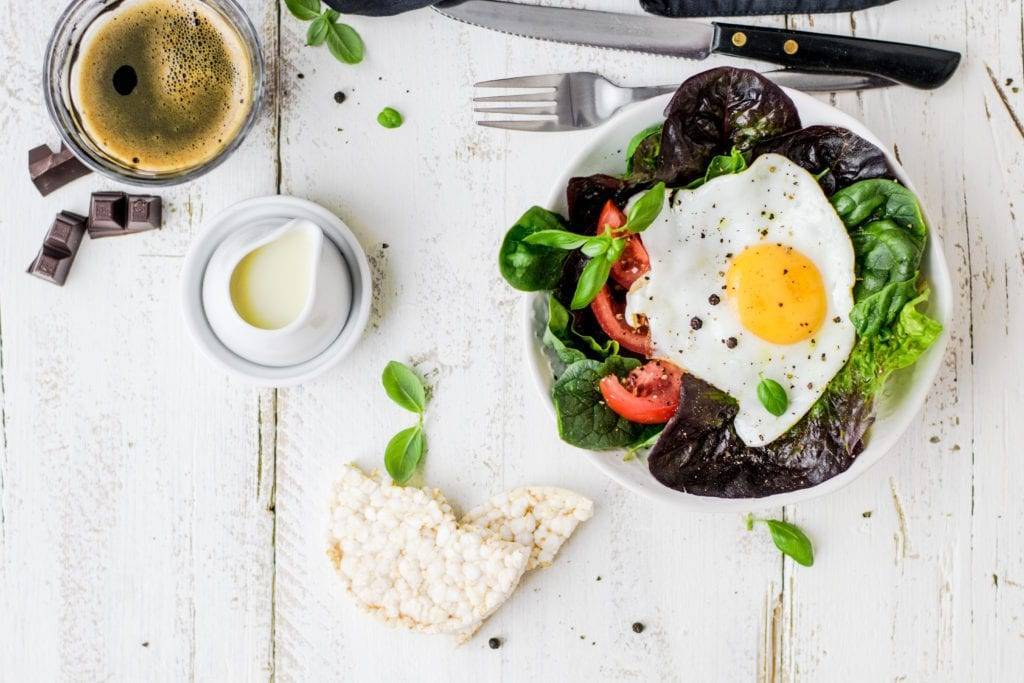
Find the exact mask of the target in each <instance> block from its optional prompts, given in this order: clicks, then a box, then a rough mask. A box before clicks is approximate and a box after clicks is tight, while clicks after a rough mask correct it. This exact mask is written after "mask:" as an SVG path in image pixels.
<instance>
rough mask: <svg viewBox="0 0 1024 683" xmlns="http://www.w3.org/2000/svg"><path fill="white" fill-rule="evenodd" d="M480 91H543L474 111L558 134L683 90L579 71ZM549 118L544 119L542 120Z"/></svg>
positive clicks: (799, 83) (800, 77)
mask: <svg viewBox="0 0 1024 683" xmlns="http://www.w3.org/2000/svg"><path fill="white" fill-rule="evenodd" d="M764 75H765V76H767V77H768V78H770V79H772V80H773V81H774V82H776V83H778V84H779V85H785V86H789V87H791V88H795V89H797V90H804V91H806V92H841V91H847V90H867V89H871V88H885V87H889V86H892V85H896V83H895V82H893V81H890V80H887V79H884V78H879V77H877V76H871V75H866V74H846V73H814V72H808V71H793V70H789V69H780V70H778V71H769V72H766V73H765V74H764ZM476 87H478V88H510V89H525V88H543V89H545V90H546V92H531V93H519V94H514V95H491V96H488V97H474V98H473V101H474V102H477V103H497V102H507V103H509V104H514V103H519V104H527V105H528V106H496V107H495V106H484V107H479V106H478V107H474V109H473V111H475V112H477V113H480V114H511V115H516V116H529V117H533V118H523V119H503V120H482V121H477V123H478V124H479V125H481V126H487V127H489V128H507V129H509V130H525V131H542V132H553V131H562V130H583V129H585V128H593V127H594V126H596V125H598V124H600V123H603V122H604V121H607V120H608V119H609V118H611V117H612V116H613V115H614V114H615V112H617V111H619V110H620V109H622V108H623V107H625V106H626V105H628V104H632V103H634V102H640V101H642V100H648V99H650V98H652V97H657V96H658V95H664V94H666V93H670V92H674V91H675V90H676V89H677V88H678V87H679V85H678V84H676V85H655V86H647V87H640V88H625V87H622V86H619V85H615V84H614V83H612V82H611V81H609V80H608V79H607V78H605V77H604V76H602V75H600V74H596V73H591V72H588V71H577V72H573V73H564V74H548V75H545V76H523V77H520V78H501V79H498V80H496V81H483V82H481V83H477V84H476ZM537 117H544V118H537Z"/></svg>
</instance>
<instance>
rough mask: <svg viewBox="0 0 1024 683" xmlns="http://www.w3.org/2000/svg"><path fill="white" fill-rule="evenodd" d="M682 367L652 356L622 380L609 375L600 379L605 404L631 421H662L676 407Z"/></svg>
mask: <svg viewBox="0 0 1024 683" xmlns="http://www.w3.org/2000/svg"><path fill="white" fill-rule="evenodd" d="M682 384H683V371H682V370H681V369H680V368H679V367H678V366H676V365H673V364H672V363H669V362H668V361H663V360H652V361H650V362H648V363H647V364H645V365H642V366H640V367H639V368H637V369H636V370H633V372H631V373H629V375H628V376H627V377H626V379H625V380H622V379H619V378H618V377H616V376H615V375H608V376H607V377H605V378H604V379H602V380H601V383H600V388H601V396H603V397H604V401H605V403H607V404H608V407H609V408H611V409H612V410H613V411H615V412H616V413H617V414H618V415H621V416H622V417H624V418H626V419H627V420H629V421H630V422H636V423H637V424H644V425H657V424H664V423H666V422H668V421H669V420H670V419H672V416H673V415H675V414H676V410H677V409H678V408H679V392H680V390H681V389H682Z"/></svg>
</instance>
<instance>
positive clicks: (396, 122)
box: [377, 107, 403, 128]
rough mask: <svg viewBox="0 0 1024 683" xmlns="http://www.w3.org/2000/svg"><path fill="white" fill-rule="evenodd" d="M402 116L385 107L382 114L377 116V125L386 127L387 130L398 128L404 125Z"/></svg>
mask: <svg viewBox="0 0 1024 683" xmlns="http://www.w3.org/2000/svg"><path fill="white" fill-rule="evenodd" d="M402 122H403V119H402V115H401V114H400V113H399V112H398V111H397V110H395V109H392V108H391V107H384V108H383V109H381V111H380V113H379V114H377V123H379V124H380V125H382V126H384V127H385V128H398V127H399V126H401V125H402Z"/></svg>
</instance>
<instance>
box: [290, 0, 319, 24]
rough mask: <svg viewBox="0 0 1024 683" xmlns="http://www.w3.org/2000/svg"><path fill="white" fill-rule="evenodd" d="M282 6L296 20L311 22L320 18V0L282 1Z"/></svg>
mask: <svg viewBox="0 0 1024 683" xmlns="http://www.w3.org/2000/svg"><path fill="white" fill-rule="evenodd" d="M284 4H285V5H286V6H287V7H288V11H289V12H291V13H292V14H293V15H295V17H296V18H297V19H302V20H303V21H312V20H313V19H316V18H317V17H318V16H320V0H284Z"/></svg>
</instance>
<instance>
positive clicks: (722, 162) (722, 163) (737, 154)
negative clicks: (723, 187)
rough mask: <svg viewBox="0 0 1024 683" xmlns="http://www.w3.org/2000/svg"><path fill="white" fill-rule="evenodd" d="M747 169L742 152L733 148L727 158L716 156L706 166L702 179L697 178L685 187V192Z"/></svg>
mask: <svg viewBox="0 0 1024 683" xmlns="http://www.w3.org/2000/svg"><path fill="white" fill-rule="evenodd" d="M746 169H747V159H746V157H744V156H743V152H741V151H740V150H739V149H737V148H735V147H733V148H732V151H731V152H730V153H729V156H721V155H720V156H716V157H715V158H713V159H712V160H711V163H709V164H708V170H707V171H705V173H704V177H703V178H697V179H696V180H694V181H693V182H692V183H690V184H689V185H687V186H686V189H687V190H695V189H697V188H698V187H700V186H701V185H703V184H704V183H706V182H708V181H709V180H711V179H713V178H717V177H719V176H723V175H729V174H732V173H740V172H741V171H745V170H746Z"/></svg>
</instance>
